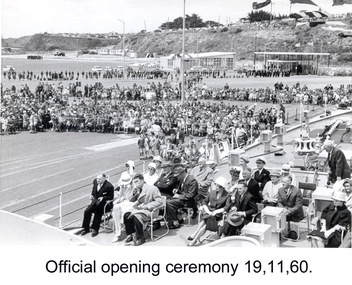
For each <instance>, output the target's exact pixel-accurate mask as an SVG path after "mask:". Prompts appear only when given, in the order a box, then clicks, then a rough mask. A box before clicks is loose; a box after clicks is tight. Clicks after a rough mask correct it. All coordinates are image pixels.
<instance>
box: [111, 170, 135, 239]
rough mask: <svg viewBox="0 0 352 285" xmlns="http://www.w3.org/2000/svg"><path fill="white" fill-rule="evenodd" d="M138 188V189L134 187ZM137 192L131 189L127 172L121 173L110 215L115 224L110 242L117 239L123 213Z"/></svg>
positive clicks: (130, 205)
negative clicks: (113, 235) (113, 234)
mask: <svg viewBox="0 0 352 285" xmlns="http://www.w3.org/2000/svg"><path fill="white" fill-rule="evenodd" d="M136 190H139V189H136ZM138 195H139V192H137V191H133V189H132V177H131V175H129V174H128V173H127V172H123V173H122V174H121V178H120V181H119V183H118V187H117V194H116V195H115V199H114V203H113V204H114V206H113V210H112V215H113V218H114V225H115V237H114V239H113V240H112V242H117V241H119V238H120V236H121V224H122V223H123V215H124V213H125V212H126V211H127V210H129V209H130V208H131V207H132V205H133V203H134V202H135V201H136V199H137V198H138Z"/></svg>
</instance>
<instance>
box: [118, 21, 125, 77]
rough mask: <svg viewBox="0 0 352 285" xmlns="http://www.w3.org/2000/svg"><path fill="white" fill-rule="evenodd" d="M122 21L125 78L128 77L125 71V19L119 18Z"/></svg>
mask: <svg viewBox="0 0 352 285" xmlns="http://www.w3.org/2000/svg"><path fill="white" fill-rule="evenodd" d="M117 20H118V21H120V22H121V23H122V55H123V79H126V72H125V21H122V20H121V19H117Z"/></svg>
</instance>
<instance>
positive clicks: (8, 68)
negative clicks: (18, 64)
mask: <svg viewBox="0 0 352 285" xmlns="http://www.w3.org/2000/svg"><path fill="white" fill-rule="evenodd" d="M2 71H3V72H10V71H15V68H14V67H13V66H12V65H6V66H5V67H4V68H3V69H2Z"/></svg>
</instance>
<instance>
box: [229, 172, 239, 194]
mask: <svg viewBox="0 0 352 285" xmlns="http://www.w3.org/2000/svg"><path fill="white" fill-rule="evenodd" d="M240 172H241V170H240V169H239V168H238V167H237V166H234V167H233V168H231V169H230V175H231V179H230V181H229V182H228V188H227V189H229V190H228V192H229V193H231V194H232V193H233V192H234V191H237V190H236V189H237V185H238V181H239V180H240Z"/></svg>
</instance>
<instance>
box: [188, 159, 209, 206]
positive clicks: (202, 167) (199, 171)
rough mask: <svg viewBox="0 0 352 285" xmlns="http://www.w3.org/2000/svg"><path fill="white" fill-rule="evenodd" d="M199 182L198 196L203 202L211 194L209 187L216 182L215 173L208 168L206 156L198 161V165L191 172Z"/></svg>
mask: <svg viewBox="0 0 352 285" xmlns="http://www.w3.org/2000/svg"><path fill="white" fill-rule="evenodd" d="M189 174H190V175H192V176H193V177H194V178H195V179H196V180H197V182H198V195H201V200H203V199H204V198H205V197H207V196H208V194H209V187H210V185H211V183H212V182H213V180H214V171H213V170H212V169H211V168H210V167H208V166H207V160H206V158H205V157H204V156H201V157H200V158H199V159H198V165H197V166H195V167H194V168H192V170H191V171H190V172H189Z"/></svg>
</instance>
